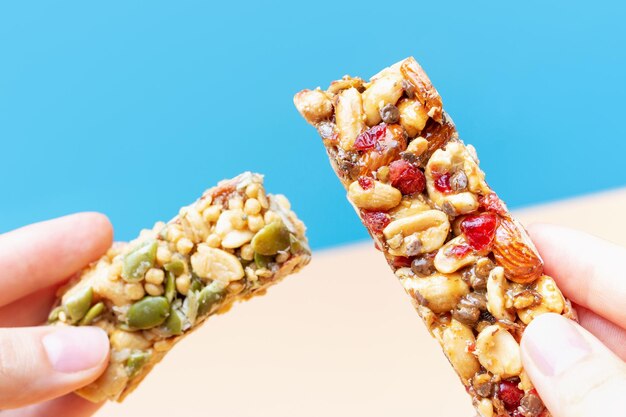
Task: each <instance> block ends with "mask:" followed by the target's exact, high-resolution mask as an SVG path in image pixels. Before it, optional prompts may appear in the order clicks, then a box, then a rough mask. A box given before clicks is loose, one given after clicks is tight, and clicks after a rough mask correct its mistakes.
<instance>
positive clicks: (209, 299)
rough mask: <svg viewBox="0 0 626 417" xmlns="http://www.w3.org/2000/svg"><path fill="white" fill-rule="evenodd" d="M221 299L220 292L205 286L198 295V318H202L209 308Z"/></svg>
mask: <svg viewBox="0 0 626 417" xmlns="http://www.w3.org/2000/svg"><path fill="white" fill-rule="evenodd" d="M221 299H222V294H221V291H219V290H217V289H215V288H214V287H213V286H211V285H207V286H206V287H204V288H203V289H202V291H200V294H198V316H204V315H205V314H206V313H208V312H209V311H210V310H211V307H213V305H214V304H215V303H217V302H218V301H220V300H221Z"/></svg>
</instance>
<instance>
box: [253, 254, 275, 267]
mask: <svg viewBox="0 0 626 417" xmlns="http://www.w3.org/2000/svg"><path fill="white" fill-rule="evenodd" d="M273 261H274V257H273V256H265V255H261V254H260V253H255V254H254V263H255V264H256V266H258V267H259V268H267V266H268V265H269V264H270V262H273Z"/></svg>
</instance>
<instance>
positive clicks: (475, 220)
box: [461, 213, 498, 251]
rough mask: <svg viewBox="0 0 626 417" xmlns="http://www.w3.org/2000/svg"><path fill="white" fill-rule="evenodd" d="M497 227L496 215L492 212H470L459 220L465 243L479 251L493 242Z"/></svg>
mask: <svg viewBox="0 0 626 417" xmlns="http://www.w3.org/2000/svg"><path fill="white" fill-rule="evenodd" d="M497 228H498V217H497V216H496V215H495V214H493V213H481V214H472V215H469V216H467V217H465V218H464V219H463V221H461V231H462V232H463V233H464V234H465V239H466V240H467V243H468V244H469V245H470V246H471V247H472V248H473V249H475V250H477V251H481V250H483V249H485V248H487V247H488V246H489V245H491V243H492V242H493V239H494V237H495V235H496V229H497Z"/></svg>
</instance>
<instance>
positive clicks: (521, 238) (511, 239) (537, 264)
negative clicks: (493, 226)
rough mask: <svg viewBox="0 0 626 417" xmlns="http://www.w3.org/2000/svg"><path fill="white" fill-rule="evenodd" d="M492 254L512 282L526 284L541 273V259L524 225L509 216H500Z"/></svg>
mask: <svg viewBox="0 0 626 417" xmlns="http://www.w3.org/2000/svg"><path fill="white" fill-rule="evenodd" d="M493 254H494V256H495V258H496V262H497V263H498V265H500V266H502V267H503V268H504V275H505V276H506V278H507V279H509V280H511V281H513V282H517V283H518V284H527V283H530V282H533V281H535V280H536V279H537V278H539V277H540V276H541V275H542V274H543V261H542V260H541V257H540V256H539V253H538V252H537V249H536V248H535V245H533V243H532V242H531V240H530V237H528V234H527V233H526V230H524V227H523V226H522V225H521V224H519V223H518V222H517V221H516V220H514V219H512V218H511V217H509V216H504V217H501V218H500V225H499V226H498V229H497V230H496V236H495V239H494V244H493Z"/></svg>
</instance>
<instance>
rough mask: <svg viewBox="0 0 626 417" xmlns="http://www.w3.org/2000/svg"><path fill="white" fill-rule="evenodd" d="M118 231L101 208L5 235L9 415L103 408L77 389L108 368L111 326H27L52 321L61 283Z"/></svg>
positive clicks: (1, 326)
mask: <svg viewBox="0 0 626 417" xmlns="http://www.w3.org/2000/svg"><path fill="white" fill-rule="evenodd" d="M112 235H113V233H112V229H111V225H110V223H109V221H108V220H107V219H106V217H104V216H103V215H101V214H97V213H81V214H75V215H71V216H66V217H61V218H58V219H55V220H51V221H47V222H42V223H37V224H33V225H30V226H26V227H24V228H21V229H17V230H14V231H12V232H9V233H5V234H3V235H0V271H1V272H0V284H1V285H2V291H0V410H6V409H11V410H9V411H1V412H0V415H2V417H8V416H20V417H26V416H28V417H38V416H64V417H82V416H87V415H91V414H92V413H93V412H95V411H96V410H97V409H98V407H99V405H97V404H93V403H90V402H88V401H86V400H84V399H82V398H80V397H78V396H76V395H74V394H71V392H72V391H73V390H75V389H76V388H79V387H81V386H83V385H86V384H88V383H90V382H91V381H93V380H95V379H96V378H97V377H98V376H99V375H100V374H101V373H102V371H104V369H105V367H106V364H107V363H108V355H109V341H108V338H107V336H106V333H105V332H104V331H103V330H101V329H99V328H97V327H67V328H62V327H43V326H40V327H27V326H37V325H39V324H41V323H44V322H45V320H46V318H47V315H48V312H49V311H50V307H51V305H52V303H53V301H54V299H55V291H56V288H57V287H58V286H59V284H61V283H62V282H64V281H66V280H67V279H68V278H70V277H71V276H72V275H74V274H76V273H77V272H79V271H80V270H81V269H82V268H83V267H85V266H86V265H87V264H88V263H89V262H91V261H94V260H96V259H98V258H99V257H100V256H101V255H103V254H104V253H105V252H106V250H107V249H108V248H109V246H110V245H111V240H112ZM68 393H69V394H68ZM20 407H21V408H20Z"/></svg>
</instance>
